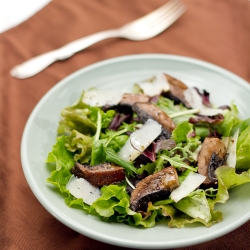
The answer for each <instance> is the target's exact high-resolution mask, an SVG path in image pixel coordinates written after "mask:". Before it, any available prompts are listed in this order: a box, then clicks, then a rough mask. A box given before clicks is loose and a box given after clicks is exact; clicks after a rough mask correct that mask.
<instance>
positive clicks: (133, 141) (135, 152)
mask: <svg viewBox="0 0 250 250" xmlns="http://www.w3.org/2000/svg"><path fill="white" fill-rule="evenodd" d="M160 133H161V125H160V124H159V123H158V122H156V121H154V120H152V119H148V120H147V122H146V123H145V124H143V125H142V127H141V128H140V129H138V130H136V131H135V132H133V133H132V134H131V135H130V137H129V139H128V140H127V141H126V143H125V144H124V145H123V147H122V148H121V150H120V151H119V152H118V156H119V157H120V158H122V159H123V160H125V161H130V162H132V161H133V160H135V159H136V158H137V157H138V156H139V155H140V154H141V153H142V152H143V151H144V150H145V149H146V148H147V147H148V146H149V145H150V144H151V143H152V142H153V141H154V140H155V139H156V138H157V137H158V136H159V135H160Z"/></svg>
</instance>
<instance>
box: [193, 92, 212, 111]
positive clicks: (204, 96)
mask: <svg viewBox="0 0 250 250" xmlns="http://www.w3.org/2000/svg"><path fill="white" fill-rule="evenodd" d="M195 89H196V91H197V92H198V94H199V95H200V96H201V98H202V103H203V104H204V105H205V106H207V107H210V108H212V105H211V103H210V100H209V93H208V92H207V91H206V90H203V93H201V92H200V91H199V89H198V88H196V87H195Z"/></svg>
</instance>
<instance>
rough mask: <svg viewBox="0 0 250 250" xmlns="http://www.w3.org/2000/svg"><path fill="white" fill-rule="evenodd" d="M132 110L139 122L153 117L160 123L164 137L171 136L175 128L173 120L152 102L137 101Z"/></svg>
mask: <svg viewBox="0 0 250 250" xmlns="http://www.w3.org/2000/svg"><path fill="white" fill-rule="evenodd" d="M132 109H133V111H134V112H135V113H136V114H137V115H138V117H139V119H140V121H141V122H143V123H145V122H146V121H147V120H148V119H153V120H155V121H157V122H158V123H159V124H161V125H162V133H163V135H164V137H165V138H166V139H169V138H170V137H171V134H172V132H173V130H174V129H175V127H176V126H175V123H174V122H173V120H172V119H171V118H170V117H169V116H168V115H167V114H166V113H165V112H164V111H162V110H161V109H160V108H158V107H156V106H155V105H154V104H152V103H148V102H145V103H143V102H137V103H135V104H134V105H133V106H132Z"/></svg>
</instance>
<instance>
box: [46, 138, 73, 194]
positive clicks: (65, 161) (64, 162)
mask: <svg viewBox="0 0 250 250" xmlns="http://www.w3.org/2000/svg"><path fill="white" fill-rule="evenodd" d="M66 139H67V137H66V136H60V137H58V138H57V141H56V144H55V145H54V146H53V148H52V151H51V152H50V153H49V155H48V157H47V159H46V162H47V164H48V165H49V166H50V167H51V168H52V169H53V170H52V172H51V175H50V177H49V178H48V179H47V182H48V183H51V184H53V185H55V186H56V187H58V188H59V190H60V191H61V192H62V193H64V192H66V193H68V191H67V190H66V184H67V183H68V181H69V179H70V177H71V173H70V169H71V168H72V167H73V166H74V164H75V162H74V155H73V153H71V152H70V151H68V150H67V149H66V147H65V142H66Z"/></svg>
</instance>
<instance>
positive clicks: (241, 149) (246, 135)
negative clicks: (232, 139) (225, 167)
mask: <svg viewBox="0 0 250 250" xmlns="http://www.w3.org/2000/svg"><path fill="white" fill-rule="evenodd" d="M236 149H237V151H236V155H237V158H236V168H237V169H241V170H248V169H250V126H248V127H246V128H245V129H244V130H243V131H242V133H241V134H240V135H239V137H238V141H237V148H236Z"/></svg>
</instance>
